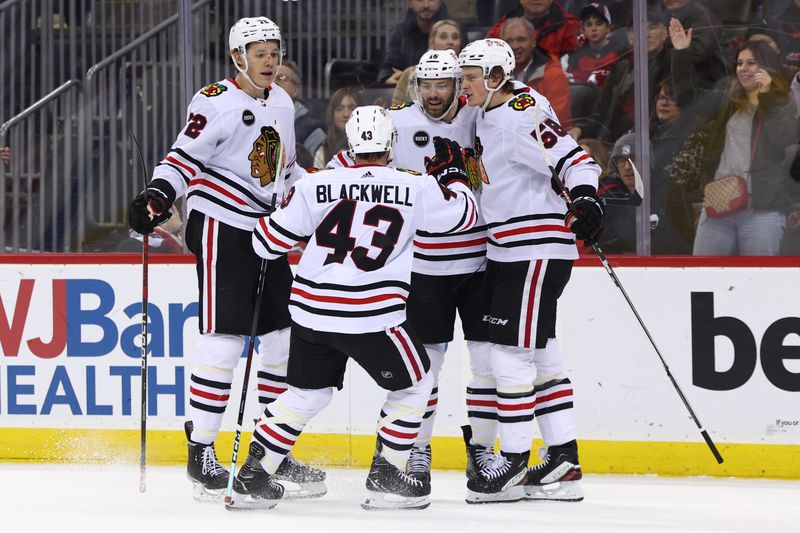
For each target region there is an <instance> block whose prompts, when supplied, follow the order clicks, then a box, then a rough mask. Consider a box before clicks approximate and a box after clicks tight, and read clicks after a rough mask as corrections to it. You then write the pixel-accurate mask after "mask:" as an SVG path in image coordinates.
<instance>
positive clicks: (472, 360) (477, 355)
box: [467, 341, 497, 449]
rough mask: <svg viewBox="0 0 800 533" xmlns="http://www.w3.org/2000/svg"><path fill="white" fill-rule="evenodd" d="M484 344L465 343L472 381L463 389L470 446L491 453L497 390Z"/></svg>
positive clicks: (487, 349) (495, 421)
mask: <svg viewBox="0 0 800 533" xmlns="http://www.w3.org/2000/svg"><path fill="white" fill-rule="evenodd" d="M490 347H491V344H490V343H488V342H479V341H467V349H468V350H469V365H470V369H471V370H472V381H470V382H469V384H468V385H467V418H468V419H469V425H470V426H471V427H472V444H476V445H478V446H483V447H485V448H491V449H494V443H495V441H496V440H497V387H496V383H495V380H494V376H493V375H492V365H491V363H490V361H489V350H490Z"/></svg>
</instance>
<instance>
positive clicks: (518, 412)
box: [489, 343, 536, 453]
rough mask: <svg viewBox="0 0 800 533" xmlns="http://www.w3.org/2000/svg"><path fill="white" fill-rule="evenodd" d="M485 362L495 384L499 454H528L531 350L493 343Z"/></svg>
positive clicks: (531, 410) (531, 407)
mask: <svg viewBox="0 0 800 533" xmlns="http://www.w3.org/2000/svg"><path fill="white" fill-rule="evenodd" d="M489 358H490V361H491V364H492V374H493V375H494V378H495V381H496V382H497V424H498V433H499V435H500V450H501V451H504V452H506V453H524V452H527V451H530V448H531V441H532V440H533V433H534V425H533V417H534V409H535V408H536V393H535V392H534V388H533V382H534V380H535V379H536V367H535V366H534V365H533V350H530V349H527V348H521V347H517V346H505V345H502V344H494V343H493V344H492V345H491V350H490V354H489Z"/></svg>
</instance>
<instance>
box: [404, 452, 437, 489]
mask: <svg viewBox="0 0 800 533" xmlns="http://www.w3.org/2000/svg"><path fill="white" fill-rule="evenodd" d="M406 473H407V474H408V475H409V476H411V477H413V478H415V479H418V480H420V481H422V482H423V483H427V484H429V485H430V483H431V445H430V444H428V445H427V446H414V447H413V448H412V449H411V455H410V456H409V458H408V464H407V465H406Z"/></svg>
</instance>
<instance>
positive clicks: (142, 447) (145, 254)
mask: <svg viewBox="0 0 800 533" xmlns="http://www.w3.org/2000/svg"><path fill="white" fill-rule="evenodd" d="M128 133H129V134H130V136H131V140H133V145H134V146H135V147H136V151H137V152H138V153H139V163H140V165H141V166H142V179H143V181H144V190H145V191H146V190H147V172H146V171H145V165H144V156H143V155H142V149H141V148H139V143H138V141H137V140H136V137H135V136H134V135H133V131H131V130H128ZM151 216H152V215H151ZM149 263H150V235H149V234H147V233H144V234H142V356H141V362H142V391H141V396H142V405H141V408H142V416H141V419H140V424H139V429H140V431H139V433H140V439H139V492H145V490H146V484H145V480H146V479H145V478H146V474H147V322H148V320H147V286H148V280H147V270H148V265H149Z"/></svg>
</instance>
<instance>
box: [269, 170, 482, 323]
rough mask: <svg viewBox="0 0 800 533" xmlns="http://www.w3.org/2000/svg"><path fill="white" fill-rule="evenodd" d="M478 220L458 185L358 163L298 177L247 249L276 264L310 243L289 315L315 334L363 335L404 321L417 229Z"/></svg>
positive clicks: (454, 227) (465, 225)
mask: <svg viewBox="0 0 800 533" xmlns="http://www.w3.org/2000/svg"><path fill="white" fill-rule="evenodd" d="M476 221H477V202H476V200H475V197H474V196H473V195H472V193H471V192H470V190H469V188H468V187H466V186H465V185H463V184H461V183H453V184H452V185H450V187H449V189H444V188H443V187H441V186H440V185H439V184H438V182H437V181H436V179H435V178H433V177H432V176H429V175H427V174H418V173H416V172H413V173H412V172H411V171H403V170H398V169H394V168H391V167H385V166H377V165H359V166H355V167H351V168H340V169H331V170H323V171H320V172H317V173H314V174H307V175H306V176H305V177H303V178H302V179H300V180H298V181H297V182H296V183H295V185H294V187H292V188H291V189H290V190H289V192H288V193H287V195H286V197H285V199H284V200H283V202H282V203H281V205H280V208H279V209H278V210H277V211H276V212H275V213H273V214H272V216H269V217H264V218H262V219H260V220H259V222H258V224H257V225H256V228H255V231H254V233H253V248H254V249H255V251H256V253H257V254H258V255H260V256H261V257H265V258H267V259H275V258H277V257H279V256H280V255H281V254H285V253H287V252H288V251H289V250H291V249H292V247H293V246H294V245H295V244H296V243H297V242H300V241H306V240H307V241H308V244H307V245H306V248H305V250H304V251H303V255H302V257H301V258H300V264H299V265H298V266H297V272H296V275H295V279H294V283H293V284H292V293H291V297H290V300H289V310H290V312H291V315H292V319H293V320H294V321H295V322H297V323H298V324H300V325H302V326H305V327H307V328H311V329H315V330H318V331H331V332H339V333H368V332H376V331H383V330H384V329H386V328H389V327H394V326H397V325H399V324H401V323H403V322H404V321H405V319H406V312H405V307H406V300H407V298H408V293H409V290H410V289H411V263H412V240H413V238H414V232H415V231H417V230H418V229H422V230H425V231H429V232H433V233H446V232H453V231H464V230H467V229H469V228H470V227H472V226H473V225H474V224H475V222H476Z"/></svg>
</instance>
